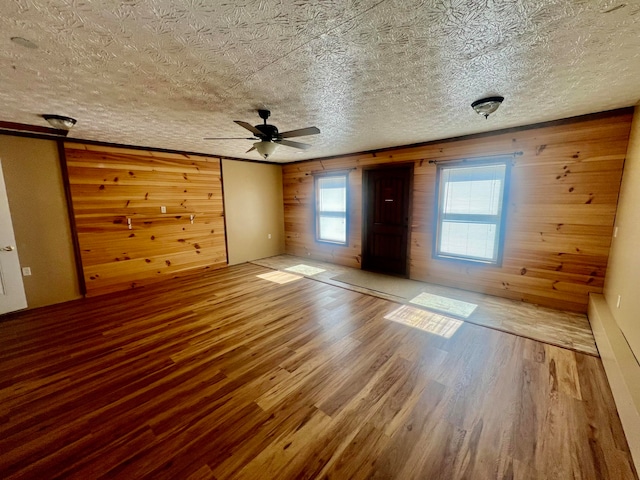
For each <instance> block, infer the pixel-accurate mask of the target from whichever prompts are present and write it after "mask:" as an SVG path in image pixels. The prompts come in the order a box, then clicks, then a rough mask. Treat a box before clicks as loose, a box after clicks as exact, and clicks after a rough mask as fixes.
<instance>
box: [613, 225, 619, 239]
mask: <svg viewBox="0 0 640 480" xmlns="http://www.w3.org/2000/svg"><path fill="white" fill-rule="evenodd" d="M617 236H618V227H614V228H613V238H616V237H617Z"/></svg>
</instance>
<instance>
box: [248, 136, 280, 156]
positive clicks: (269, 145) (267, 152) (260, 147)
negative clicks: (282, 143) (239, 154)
mask: <svg viewBox="0 0 640 480" xmlns="http://www.w3.org/2000/svg"><path fill="white" fill-rule="evenodd" d="M253 146H254V147H255V148H256V150H257V151H258V153H259V154H260V155H261V156H262V158H264V159H265V160H266V159H267V158H269V157H270V156H271V155H272V154H273V152H275V151H276V148H278V145H277V144H275V143H273V142H268V141H266V140H262V141H261V142H256V143H254V144H253Z"/></svg>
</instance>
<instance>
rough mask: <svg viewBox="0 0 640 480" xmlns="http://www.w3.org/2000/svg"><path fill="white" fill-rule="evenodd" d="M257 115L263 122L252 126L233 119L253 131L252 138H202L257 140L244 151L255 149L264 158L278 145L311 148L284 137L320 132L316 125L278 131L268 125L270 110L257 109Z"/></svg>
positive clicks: (214, 138)
mask: <svg viewBox="0 0 640 480" xmlns="http://www.w3.org/2000/svg"><path fill="white" fill-rule="evenodd" d="M258 115H260V118H261V119H262V120H264V123H263V124H262V125H255V126H253V125H251V124H249V123H247V122H241V121H239V120H234V122H235V123H237V124H238V125H240V126H241V127H244V128H246V129H247V130H249V131H250V132H251V133H253V135H254V137H252V138H242V137H221V138H216V137H207V138H205V139H204V140H258V141H257V142H255V143H254V144H253V147H251V148H250V149H249V150H247V152H246V153H249V152H251V151H252V150H257V151H258V153H259V154H260V155H262V157H263V158H264V159H265V160H266V159H267V158H269V157H270V156H271V155H272V154H273V152H274V151H275V150H276V148H277V147H278V145H284V146H285V147H293V148H299V149H301V150H306V149H308V148H311V145H309V144H307V143H300V142H292V141H291V140H285V138H291V137H304V136H306V135H317V134H318V133H320V129H319V128H317V127H307V128H299V129H297V130H289V131H288V132H278V129H277V128H276V126H275V125H269V124H268V123H267V118H269V116H270V115H271V112H270V111H269V110H258Z"/></svg>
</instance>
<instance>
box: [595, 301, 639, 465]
mask: <svg viewBox="0 0 640 480" xmlns="http://www.w3.org/2000/svg"><path fill="white" fill-rule="evenodd" d="M588 317H589V321H590V322H591V328H592V329H593V335H594V337H595V339H596V345H597V347H598V351H599V352H600V358H601V359H602V365H603V366H604V370H605V373H606V375H607V379H608V380H609V386H610V387H611V392H612V393H613V398H614V401H615V403H616V407H617V409H618V415H619V416H620V421H621V423H622V428H623V430H624V432H625V435H626V437H627V443H628V444H629V450H630V451H631V457H632V459H633V462H634V464H635V467H636V471H640V364H639V363H638V361H637V360H636V358H635V356H634V355H633V352H632V351H631V347H629V344H628V343H627V341H626V339H625V338H624V335H623V334H622V332H621V331H620V328H619V327H618V325H617V324H616V321H615V319H614V318H613V315H612V314H611V310H610V309H609V305H608V304H607V302H606V300H605V298H604V296H603V295H602V294H591V295H589V310H588Z"/></svg>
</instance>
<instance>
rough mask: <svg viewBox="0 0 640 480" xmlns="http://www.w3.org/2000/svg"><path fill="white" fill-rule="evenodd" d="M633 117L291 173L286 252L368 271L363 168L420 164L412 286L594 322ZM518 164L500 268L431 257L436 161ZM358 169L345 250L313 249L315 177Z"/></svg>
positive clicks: (316, 164)
mask: <svg viewBox="0 0 640 480" xmlns="http://www.w3.org/2000/svg"><path fill="white" fill-rule="evenodd" d="M631 119H632V112H630V111H629V110H621V111H616V112H611V113H609V114H604V115H603V114H600V115H593V116H588V117H582V118H576V119H575V120H571V121H563V122H558V123H555V124H549V125H542V126H539V127H532V128H527V129H522V130H518V131H513V132H505V133H496V134H493V135H482V136H476V137H471V138H462V139H459V140H448V141H442V142H432V143H430V144H425V145H421V146H411V147H399V148H395V149H388V150H384V151H378V152H369V153H363V154H354V155H346V156H343V157H334V158H330V159H322V160H315V161H308V162H300V163H295V164H291V165H284V166H283V183H284V202H285V236H286V251H287V253H289V254H292V255H299V256H304V257H308V258H314V259H319V260H324V261H329V262H333V263H337V264H340V265H347V266H351V267H356V268H359V266H360V255H361V236H362V235H361V230H362V167H364V166H368V165H376V164H388V163H393V162H414V186H413V213H412V223H411V240H410V253H409V255H410V278H412V279H416V280H423V281H427V282H432V283H437V284H442V285H448V286H452V287H457V288H462V289H465V290H471V291H476V292H483V293H488V294H492V295H497V296H502V297H507V298H512V299H517V300H524V301H527V302H532V303H537V304H540V305H544V306H549V307H553V308H561V309H565V310H573V311H579V312H586V308H587V302H588V294H589V292H598V293H600V292H602V287H603V283H604V276H605V270H606V266H607V258H608V254H609V246H610V243H611V236H612V231H613V224H614V219H615V213H616V205H617V198H618V191H619V188H620V179H621V176H622V168H623V164H624V158H625V154H626V149H627V143H628V138H629V131H630V128H631ZM516 151H517V152H520V151H521V152H522V155H520V156H516V157H514V159H513V163H512V169H511V182H510V191H509V193H508V207H507V227H506V235H505V245H504V257H503V263H502V265H501V266H500V267H494V266H486V265H472V264H468V263H462V262H454V261H446V260H436V259H433V258H432V257H431V251H432V237H433V233H432V232H433V230H432V229H433V221H434V201H435V177H436V167H435V165H433V164H430V163H429V160H452V159H464V158H472V157H478V156H486V155H499V154H510V153H513V152H516ZM345 168H353V169H354V170H352V171H351V172H350V174H349V186H350V201H351V204H350V212H349V213H350V219H351V220H350V227H349V244H348V246H346V247H340V246H332V245H326V244H320V243H317V242H315V240H314V220H313V177H312V175H311V174H312V172H317V171H325V170H334V169H335V170H339V169H345Z"/></svg>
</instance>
